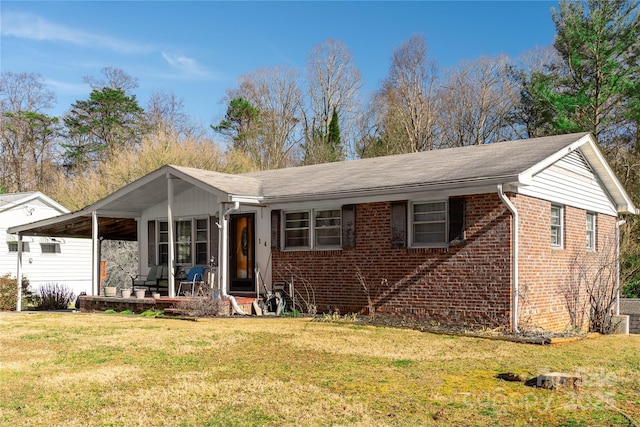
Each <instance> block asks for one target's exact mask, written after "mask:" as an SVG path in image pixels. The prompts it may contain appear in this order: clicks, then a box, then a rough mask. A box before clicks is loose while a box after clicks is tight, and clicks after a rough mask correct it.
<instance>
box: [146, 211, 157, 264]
mask: <svg viewBox="0 0 640 427" xmlns="http://www.w3.org/2000/svg"><path fill="white" fill-rule="evenodd" d="M147 252H148V254H147V260H148V261H147V265H148V266H149V267H151V266H154V265H156V222H155V221H148V222H147Z"/></svg>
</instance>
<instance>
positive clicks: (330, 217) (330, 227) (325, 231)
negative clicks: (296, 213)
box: [314, 209, 342, 247]
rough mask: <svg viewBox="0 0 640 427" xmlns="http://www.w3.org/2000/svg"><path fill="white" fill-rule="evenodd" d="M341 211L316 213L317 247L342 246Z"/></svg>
mask: <svg viewBox="0 0 640 427" xmlns="http://www.w3.org/2000/svg"><path fill="white" fill-rule="evenodd" d="M340 218H341V212H340V209H334V210H329V211H315V224H314V230H315V233H314V236H315V247H327V246H340V237H341V235H342V232H341V230H342V229H341V226H340V225H341V224H340V222H341V221H340Z"/></svg>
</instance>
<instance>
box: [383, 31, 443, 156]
mask: <svg viewBox="0 0 640 427" xmlns="http://www.w3.org/2000/svg"><path fill="white" fill-rule="evenodd" d="M437 81H438V68H437V65H436V63H435V61H434V60H432V59H431V58H429V56H428V50H427V44H426V42H425V40H424V37H423V36H421V35H415V36H413V37H411V38H410V39H408V40H407V41H405V42H404V43H402V44H401V45H400V46H399V47H398V48H397V49H395V50H394V51H393V54H392V59H391V68H390V70H389V76H388V77H387V78H386V79H385V81H384V82H383V84H382V88H381V89H380V91H379V92H378V93H377V94H376V95H375V101H374V102H375V104H376V105H377V108H378V110H379V111H381V112H382V113H381V114H382V117H381V118H380V119H381V120H382V122H381V126H380V127H381V138H382V144H383V145H384V146H385V148H386V149H385V150H384V151H386V153H385V154H395V153H411V152H418V151H425V150H432V149H434V148H436V147H435V145H436V134H437V128H436V110H437V106H436V101H437V100H436V96H435V95H436V83H437Z"/></svg>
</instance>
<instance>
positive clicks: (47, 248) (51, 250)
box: [40, 243, 60, 254]
mask: <svg viewBox="0 0 640 427" xmlns="http://www.w3.org/2000/svg"><path fill="white" fill-rule="evenodd" d="M40 249H41V251H42V253H43V254H59V253H60V243H40Z"/></svg>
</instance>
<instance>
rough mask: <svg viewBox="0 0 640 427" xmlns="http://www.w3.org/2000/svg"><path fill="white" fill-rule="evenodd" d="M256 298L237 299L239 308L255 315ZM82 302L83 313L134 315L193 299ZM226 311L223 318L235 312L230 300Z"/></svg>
mask: <svg viewBox="0 0 640 427" xmlns="http://www.w3.org/2000/svg"><path fill="white" fill-rule="evenodd" d="M254 299H255V298H247V297H236V301H237V302H238V306H239V307H240V308H241V309H242V311H244V312H245V313H247V314H253V301H254ZM78 300H79V301H80V311H81V312H82V313H93V312H101V311H107V310H113V311H116V312H121V311H126V310H130V311H131V312H132V313H136V314H139V313H143V312H145V311H147V310H155V311H165V310H166V309H169V308H172V307H175V306H176V305H177V304H178V303H179V302H182V301H190V300H193V298H191V297H173V298H172V297H169V296H160V297H159V298H152V297H145V298H136V297H134V296H132V297H130V298H122V297H120V296H115V297H106V296H98V295H82V296H79V297H78ZM223 302H224V304H225V306H226V311H225V313H223V314H222V315H223V316H226V315H231V314H232V313H233V310H232V309H231V304H230V302H229V301H228V300H223Z"/></svg>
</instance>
